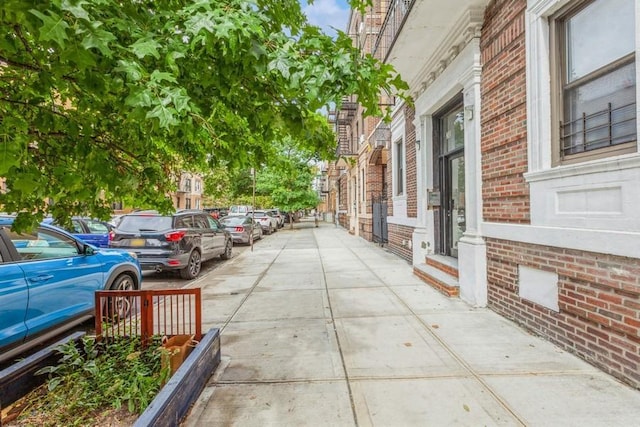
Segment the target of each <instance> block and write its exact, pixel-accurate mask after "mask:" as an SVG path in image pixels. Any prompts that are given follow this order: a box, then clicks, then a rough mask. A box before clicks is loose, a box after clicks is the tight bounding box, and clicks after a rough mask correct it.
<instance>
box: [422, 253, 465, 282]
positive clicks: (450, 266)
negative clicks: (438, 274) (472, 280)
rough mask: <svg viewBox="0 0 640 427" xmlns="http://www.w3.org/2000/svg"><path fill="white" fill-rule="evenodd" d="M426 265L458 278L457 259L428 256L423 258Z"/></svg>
mask: <svg viewBox="0 0 640 427" xmlns="http://www.w3.org/2000/svg"><path fill="white" fill-rule="evenodd" d="M425 262H426V263H427V265H430V266H432V267H435V268H437V269H438V270H440V271H444V272H445V273H447V274H449V275H451V276H453V277H455V278H458V277H459V276H458V259H457V258H453V257H449V256H444V255H428V256H426V257H425Z"/></svg>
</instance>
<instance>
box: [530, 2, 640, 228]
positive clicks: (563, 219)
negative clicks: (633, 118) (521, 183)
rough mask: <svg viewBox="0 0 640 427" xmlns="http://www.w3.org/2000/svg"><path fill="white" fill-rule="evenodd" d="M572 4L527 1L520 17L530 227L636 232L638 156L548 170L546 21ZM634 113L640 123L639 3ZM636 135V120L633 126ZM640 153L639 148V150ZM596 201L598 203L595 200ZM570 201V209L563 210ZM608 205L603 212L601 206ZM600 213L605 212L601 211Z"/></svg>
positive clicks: (548, 49) (549, 99) (639, 180)
mask: <svg viewBox="0 0 640 427" xmlns="http://www.w3.org/2000/svg"><path fill="white" fill-rule="evenodd" d="M573 1H575V0H529V1H528V7H527V10H526V13H525V24H526V33H525V34H526V37H525V47H526V58H527V67H526V73H527V150H528V153H527V154H528V172H527V173H525V174H524V178H525V180H526V181H527V182H528V184H529V194H530V206H531V225H532V226H539V227H556V228H558V227H562V228H563V229H564V228H565V227H568V228H575V229H578V228H585V229H592V230H602V231H604V230H608V231H613V232H615V231H618V232H632V233H635V232H639V231H640V215H638V212H637V210H638V209H639V208H640V192H638V187H640V156H639V155H638V153H633V154H629V155H622V156H615V157H609V158H604V159H597V160H593V161H588V162H583V163H579V164H572V165H559V166H555V167H554V166H552V157H553V153H552V150H553V149H554V144H553V141H552V117H551V102H552V94H551V71H550V63H551V55H552V51H551V47H550V34H549V18H550V17H551V16H552V15H553V14H554V13H556V12H557V11H558V10H560V9H561V8H563V7H565V6H566V5H568V4H570V3H571V2H573ZM636 91H637V94H636V108H637V116H638V117H640V103H638V102H637V101H638V100H640V3H638V2H636ZM637 126H638V128H637V133H638V135H640V120H638V121H637ZM638 150H640V144H638ZM596 198H601V199H602V200H596ZM571 200H573V201H577V202H579V203H576V205H575V209H566V206H568V205H569V204H571ZM605 203H606V204H609V205H608V206H604V204H605ZM603 207H604V209H603Z"/></svg>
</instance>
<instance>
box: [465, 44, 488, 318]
mask: <svg viewBox="0 0 640 427" xmlns="http://www.w3.org/2000/svg"><path fill="white" fill-rule="evenodd" d="M472 43H474V42H472ZM475 43H476V45H475V46H474V47H475V49H474V61H473V67H472V69H471V73H470V75H469V78H468V80H467V82H466V84H465V86H464V115H465V123H464V144H465V148H464V162H465V220H466V230H465V232H464V235H463V236H462V238H461V239H460V242H459V243H458V273H459V284H460V298H461V299H463V300H464V301H466V302H468V303H469V304H471V305H473V306H478V307H484V306H486V305H487V249H486V244H485V242H484V239H483V238H482V233H481V229H480V227H481V223H482V154H481V151H480V148H481V147H480V142H481V131H480V74H481V66H480V49H479V44H478V42H477V41H476V42H475Z"/></svg>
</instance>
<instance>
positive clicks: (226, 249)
mask: <svg viewBox="0 0 640 427" xmlns="http://www.w3.org/2000/svg"><path fill="white" fill-rule="evenodd" d="M232 252H233V243H232V242H231V240H227V243H226V245H225V247H224V252H223V253H222V254H221V255H220V258H221V259H230V258H231V253H232Z"/></svg>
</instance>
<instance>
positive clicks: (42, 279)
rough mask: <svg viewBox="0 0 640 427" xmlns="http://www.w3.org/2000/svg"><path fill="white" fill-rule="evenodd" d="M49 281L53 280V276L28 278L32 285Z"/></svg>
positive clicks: (44, 275)
mask: <svg viewBox="0 0 640 427" xmlns="http://www.w3.org/2000/svg"><path fill="white" fill-rule="evenodd" d="M49 279H53V275H51V274H40V275H38V276H34V277H29V281H30V282H33V283H38V282H46V281H47V280H49Z"/></svg>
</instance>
